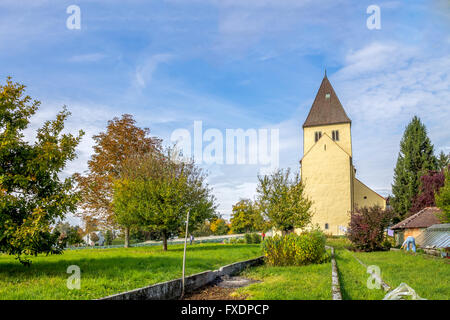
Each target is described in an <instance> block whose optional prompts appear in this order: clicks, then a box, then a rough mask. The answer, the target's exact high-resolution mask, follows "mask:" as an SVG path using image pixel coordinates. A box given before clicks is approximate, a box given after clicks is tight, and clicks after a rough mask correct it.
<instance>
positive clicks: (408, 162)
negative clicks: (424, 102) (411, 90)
mask: <svg viewBox="0 0 450 320" xmlns="http://www.w3.org/2000/svg"><path fill="white" fill-rule="evenodd" d="M436 169H437V159H436V157H435V156H434V151H433V144H432V143H431V141H430V139H429V138H428V136H427V130H426V128H425V125H424V124H423V123H422V122H421V121H420V119H419V118H418V117H417V116H414V117H413V119H412V120H411V122H410V123H409V124H408V126H407V127H406V129H405V132H404V134H403V137H402V140H401V141H400V152H399V154H398V158H397V164H396V166H395V169H394V183H393V184H392V193H393V197H392V199H391V205H392V208H393V209H394V211H395V212H396V213H397V214H398V216H399V218H400V219H403V217H404V216H405V215H406V214H407V213H408V212H409V210H410V208H411V202H412V199H413V198H415V197H416V196H417V194H418V193H419V186H420V177H421V176H422V175H423V174H425V173H427V172H428V171H429V170H436Z"/></svg>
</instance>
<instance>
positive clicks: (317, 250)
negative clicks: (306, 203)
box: [263, 230, 328, 266]
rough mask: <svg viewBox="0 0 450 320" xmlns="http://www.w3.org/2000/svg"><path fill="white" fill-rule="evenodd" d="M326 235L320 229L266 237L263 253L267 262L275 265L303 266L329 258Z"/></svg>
mask: <svg viewBox="0 0 450 320" xmlns="http://www.w3.org/2000/svg"><path fill="white" fill-rule="evenodd" d="M325 241H326V238H325V235H324V234H323V233H322V232H321V231H319V230H313V231H310V232H304V233H302V234H301V235H296V234H294V233H290V234H288V235H284V236H278V235H277V236H274V237H271V238H266V239H265V240H264V242H263V253H264V256H265V259H266V262H267V264H269V265H273V266H301V265H306V264H310V263H322V262H324V261H325V260H327V258H328V255H327V253H326V250H325Z"/></svg>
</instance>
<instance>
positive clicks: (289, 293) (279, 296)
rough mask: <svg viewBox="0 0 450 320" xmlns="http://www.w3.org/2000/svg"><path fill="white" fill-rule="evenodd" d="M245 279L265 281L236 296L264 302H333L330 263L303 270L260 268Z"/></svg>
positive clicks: (247, 272)
mask: <svg viewBox="0 0 450 320" xmlns="http://www.w3.org/2000/svg"><path fill="white" fill-rule="evenodd" d="M244 276H246V277H249V278H252V279H257V280H262V281H263V282H260V283H254V284H252V285H250V286H248V287H244V288H240V289H239V290H237V293H238V294H240V295H247V297H246V299H261V300H329V299H331V263H330V262H328V263H322V264H312V265H307V266H301V267H270V266H267V265H263V266H259V267H256V268H253V269H250V270H247V271H246V272H245V273H244Z"/></svg>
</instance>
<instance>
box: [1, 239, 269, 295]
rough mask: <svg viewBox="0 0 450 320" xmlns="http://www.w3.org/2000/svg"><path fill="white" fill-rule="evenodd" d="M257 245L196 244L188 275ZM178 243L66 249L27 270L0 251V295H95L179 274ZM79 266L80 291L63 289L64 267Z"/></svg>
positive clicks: (256, 250) (254, 252) (249, 254)
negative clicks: (163, 245)
mask: <svg viewBox="0 0 450 320" xmlns="http://www.w3.org/2000/svg"><path fill="white" fill-rule="evenodd" d="M260 252H261V249H260V246H259V245H245V244H236V245H229V244H228V245H223V244H197V245H194V246H192V247H189V248H188V256H187V262H186V263H187V266H186V272H187V274H188V275H189V274H194V273H198V272H201V271H205V270H210V269H211V270H214V269H217V268H218V267H220V266H222V265H225V264H228V263H232V262H236V261H241V260H246V259H250V258H254V257H257V256H259V255H260ZM182 256H183V246H182V245H170V246H169V251H167V252H163V251H162V250H161V247H160V246H150V247H137V248H128V249H124V248H119V249H84V250H70V251H66V252H65V253H64V254H62V255H56V256H48V257H46V256H38V257H36V258H33V264H32V265H31V267H30V268H27V267H24V266H22V265H20V264H19V263H18V262H17V261H16V260H15V259H14V257H11V256H6V255H1V254H0V299H94V298H100V297H103V296H107V295H111V294H114V293H119V292H122V291H126V290H131V289H135V288H139V287H143V286H146V285H150V284H154V283H158V282H161V281H167V280H171V279H175V278H179V277H181V265H182ZM70 265H78V266H79V267H80V269H81V289H80V290H68V289H67V287H66V281H67V278H68V277H69V276H70V275H69V274H67V273H66V270H67V267H68V266H70Z"/></svg>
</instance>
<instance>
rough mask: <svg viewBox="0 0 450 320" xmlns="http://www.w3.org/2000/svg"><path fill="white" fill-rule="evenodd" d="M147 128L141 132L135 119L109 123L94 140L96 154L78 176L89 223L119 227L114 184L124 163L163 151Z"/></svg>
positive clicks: (126, 241) (125, 230) (130, 117)
mask: <svg viewBox="0 0 450 320" xmlns="http://www.w3.org/2000/svg"><path fill="white" fill-rule="evenodd" d="M149 135H150V130H149V129H148V128H139V127H137V126H136V121H135V120H134V119H133V116H132V115H129V114H124V115H122V117H121V118H120V119H119V118H117V117H115V118H114V119H112V120H110V121H108V125H107V128H106V132H101V133H100V134H98V135H95V136H94V137H93V139H94V141H95V146H94V154H93V155H92V157H91V159H90V160H89V161H88V171H87V172H85V174H84V175H82V174H79V173H78V174H76V180H77V182H78V187H79V189H80V192H81V197H82V201H81V209H82V212H81V213H80V214H79V215H80V216H81V218H82V219H83V220H84V221H85V222H86V223H95V224H96V225H99V226H104V227H109V228H111V227H113V228H115V227H118V225H117V223H116V221H115V220H114V210H113V205H112V198H113V181H114V180H115V179H117V178H118V177H119V174H120V168H121V166H122V163H123V162H124V161H125V160H126V159H127V158H128V157H130V156H131V155H139V154H146V153H151V152H158V153H159V152H160V151H161V140H160V139H158V138H156V137H150V136H149ZM124 233H125V247H128V245H129V228H124Z"/></svg>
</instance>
